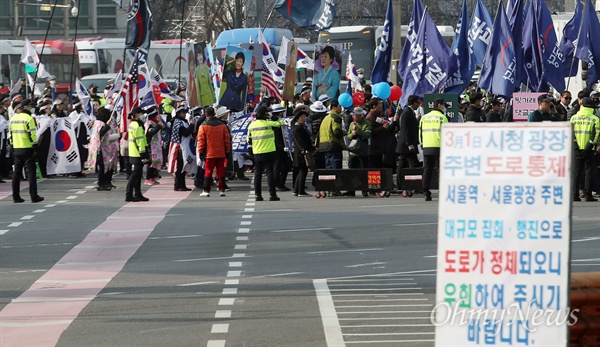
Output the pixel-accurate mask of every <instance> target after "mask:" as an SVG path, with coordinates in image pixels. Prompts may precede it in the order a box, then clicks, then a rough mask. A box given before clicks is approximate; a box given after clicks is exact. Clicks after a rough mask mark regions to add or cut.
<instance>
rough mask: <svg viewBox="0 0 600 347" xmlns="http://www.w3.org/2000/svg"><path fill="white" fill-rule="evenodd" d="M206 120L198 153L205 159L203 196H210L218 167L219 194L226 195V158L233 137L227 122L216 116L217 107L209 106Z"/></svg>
mask: <svg viewBox="0 0 600 347" xmlns="http://www.w3.org/2000/svg"><path fill="white" fill-rule="evenodd" d="M205 113H206V117H207V118H206V121H205V122H204V124H202V125H201V126H200V129H199V130H198V155H199V156H200V158H202V159H203V160H204V186H203V192H202V193H201V194H200V196H201V197H208V196H210V187H211V185H212V179H211V178H212V172H213V170H214V169H215V168H216V171H217V180H218V181H219V196H225V158H227V154H228V153H229V152H230V151H231V137H230V136H229V129H228V128H227V125H225V123H223V122H221V121H220V120H219V119H218V118H217V117H215V109H214V108H212V107H207V108H206V110H205Z"/></svg>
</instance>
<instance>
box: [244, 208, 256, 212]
mask: <svg viewBox="0 0 600 347" xmlns="http://www.w3.org/2000/svg"><path fill="white" fill-rule="evenodd" d="M244 212H254V208H252V207H248V208H245V209H244Z"/></svg>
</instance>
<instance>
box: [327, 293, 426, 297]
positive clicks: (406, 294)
mask: <svg viewBox="0 0 600 347" xmlns="http://www.w3.org/2000/svg"><path fill="white" fill-rule="evenodd" d="M396 295H402V296H409V295H424V294H423V293H385V294H371V293H361V294H332V296H384V297H386V298H387V297H388V296H396Z"/></svg>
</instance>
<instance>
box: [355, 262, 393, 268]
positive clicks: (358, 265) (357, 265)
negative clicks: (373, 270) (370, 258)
mask: <svg viewBox="0 0 600 347" xmlns="http://www.w3.org/2000/svg"><path fill="white" fill-rule="evenodd" d="M384 264H387V263H381V262H375V263H365V264H356V265H347V266H346V267H362V266H369V265H384Z"/></svg>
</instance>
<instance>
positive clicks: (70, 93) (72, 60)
mask: <svg viewBox="0 0 600 347" xmlns="http://www.w3.org/2000/svg"><path fill="white" fill-rule="evenodd" d="M74 1H75V0H74ZM80 13H81V11H77V16H75V35H74V36H73V54H72V55H71V79H70V80H69V100H70V101H71V103H72V101H73V92H71V84H72V85H74V86H75V83H74V79H73V75H74V74H75V54H76V53H77V44H76V42H77V31H78V29H79V14H80ZM67 20H69V18H67ZM77 78H79V73H78V74H77ZM34 85H35V80H34Z"/></svg>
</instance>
